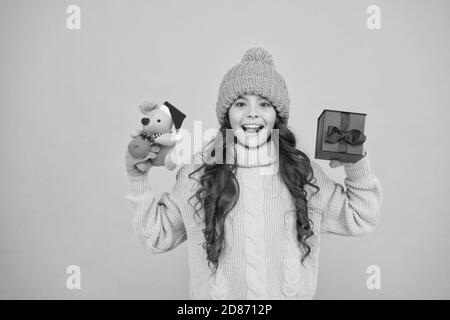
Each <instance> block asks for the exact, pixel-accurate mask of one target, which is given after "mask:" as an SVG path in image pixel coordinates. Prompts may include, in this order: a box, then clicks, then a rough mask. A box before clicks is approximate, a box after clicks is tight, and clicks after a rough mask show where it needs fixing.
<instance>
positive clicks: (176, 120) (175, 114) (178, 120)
mask: <svg viewBox="0 0 450 320" xmlns="http://www.w3.org/2000/svg"><path fill="white" fill-rule="evenodd" d="M163 105H164V106H166V107H167V109H169V112H170V115H171V117H172V120H173V124H174V126H175V129H176V130H178V129H180V128H181V124H182V123H183V121H184V118H186V115H185V114H184V113H183V112H181V111H180V110H178V109H177V108H175V107H174V106H173V105H172V104H170V103H169V102H168V101H166V102H164V104H163Z"/></svg>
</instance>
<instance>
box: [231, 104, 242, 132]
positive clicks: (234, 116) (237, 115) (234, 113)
mask: <svg viewBox="0 0 450 320" xmlns="http://www.w3.org/2000/svg"><path fill="white" fill-rule="evenodd" d="M228 119H229V120H230V124H231V127H232V128H233V129H235V128H237V127H240V123H241V120H242V112H240V111H239V110H236V109H235V108H230V111H229V113H228Z"/></svg>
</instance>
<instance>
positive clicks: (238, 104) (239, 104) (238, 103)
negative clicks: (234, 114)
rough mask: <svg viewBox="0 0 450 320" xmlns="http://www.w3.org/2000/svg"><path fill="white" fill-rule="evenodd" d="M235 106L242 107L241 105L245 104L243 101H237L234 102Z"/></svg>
mask: <svg viewBox="0 0 450 320" xmlns="http://www.w3.org/2000/svg"><path fill="white" fill-rule="evenodd" d="M235 106H236V107H243V106H245V103H244V102H241V101H239V102H236V104H235Z"/></svg>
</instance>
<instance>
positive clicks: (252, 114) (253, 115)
mask: <svg viewBox="0 0 450 320" xmlns="http://www.w3.org/2000/svg"><path fill="white" fill-rule="evenodd" d="M258 116H259V115H258V110H257V108H256V106H254V105H252V106H250V109H249V111H248V114H247V117H249V118H257V117H258Z"/></svg>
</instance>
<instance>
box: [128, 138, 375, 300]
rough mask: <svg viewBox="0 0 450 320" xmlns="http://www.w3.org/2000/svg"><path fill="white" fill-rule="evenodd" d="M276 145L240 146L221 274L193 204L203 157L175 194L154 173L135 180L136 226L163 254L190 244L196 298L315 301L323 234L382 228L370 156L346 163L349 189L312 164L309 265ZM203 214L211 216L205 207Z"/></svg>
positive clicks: (183, 173) (181, 174)
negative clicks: (160, 188)
mask: <svg viewBox="0 0 450 320" xmlns="http://www.w3.org/2000/svg"><path fill="white" fill-rule="evenodd" d="M271 146H272V144H271V143H266V144H264V145H263V146H260V147H259V148H245V147H243V146H241V145H240V144H236V149H237V158H238V162H239V164H240V165H241V167H239V168H238V171H237V174H236V177H237V180H238V182H239V186H240V195H239V199H238V202H237V204H236V206H235V207H234V208H233V210H232V211H231V212H230V213H229V215H228V217H227V219H226V222H225V243H226V246H225V250H224V252H223V253H222V254H221V256H220V260H219V268H218V270H217V271H216V272H215V273H212V272H211V270H210V269H209V268H208V263H207V262H208V261H207V259H206V251H205V249H203V248H202V243H203V242H204V240H205V239H204V235H203V233H202V229H203V228H204V223H203V221H202V219H199V217H198V216H197V215H195V216H194V211H195V210H194V206H193V205H195V203H196V201H197V200H196V199H195V198H193V199H192V200H191V201H189V202H188V199H189V198H190V197H191V196H192V195H193V194H194V192H195V190H196V188H197V187H198V184H197V182H196V181H195V180H193V179H190V178H189V177H188V174H189V173H191V172H192V171H193V170H194V169H196V168H198V167H199V166H200V160H199V159H201V158H200V154H197V155H196V157H195V158H194V160H196V161H197V160H198V163H192V164H186V165H183V166H182V167H181V169H180V170H179V171H178V172H177V176H176V183H175V186H174V187H173V189H172V191H170V192H165V193H163V195H162V196H161V198H160V199H159V200H158V199H156V198H155V195H154V194H153V193H152V189H151V187H150V185H151V183H149V180H148V174H144V175H142V176H140V177H131V176H130V177H129V180H130V187H131V192H130V193H129V194H128V195H127V199H128V201H129V202H130V203H131V205H132V207H133V211H134V218H133V228H134V231H135V233H136V235H137V237H138V239H139V241H140V242H141V243H142V244H143V245H144V246H145V247H146V248H148V249H149V250H151V251H152V252H154V253H163V252H166V251H168V250H171V249H173V248H175V247H177V246H178V245H179V244H180V243H182V242H183V241H185V240H188V241H187V247H188V254H189V266H190V275H191V279H190V293H191V298H192V299H312V298H313V296H314V293H315V291H316V287H317V272H318V259H319V249H320V235H321V233H334V234H339V235H344V236H360V235H364V234H367V233H369V232H371V231H372V230H374V228H375V227H376V226H377V223H378V219H379V212H380V207H381V199H382V191H381V184H380V181H379V180H378V178H377V177H376V176H375V175H374V174H373V173H371V171H370V167H369V159H368V154H367V153H366V156H365V157H364V158H362V159H361V160H360V161H358V162H357V163H354V164H349V165H345V166H344V170H345V173H346V178H345V181H344V184H345V187H346V189H345V188H344V186H343V185H341V184H339V183H336V182H335V181H333V180H332V179H330V178H329V177H328V176H327V175H326V174H325V173H324V171H323V170H322V169H321V167H320V166H319V165H318V164H317V163H316V162H314V161H313V160H311V165H312V168H313V172H314V177H315V180H313V183H314V184H316V185H318V186H319V187H320V191H319V192H317V193H315V191H316V190H315V189H313V188H312V187H310V186H306V188H305V190H306V191H307V194H308V195H307V199H308V215H309V217H310V219H311V220H312V221H313V232H314V236H312V237H310V238H309V239H308V243H309V244H310V246H311V253H310V255H309V256H308V257H307V258H306V259H305V261H304V265H302V264H301V262H300V260H301V256H302V253H303V249H302V248H301V247H300V246H299V244H298V241H297V236H296V229H295V215H294V212H293V211H292V210H293V209H294V203H293V201H292V198H291V196H290V193H289V191H288V189H287V187H286V186H285V184H284V183H283V181H282V180H281V178H280V176H279V175H278V174H277V168H278V159H277V157H276V155H275V156H274V153H271V152H269V151H268V150H270V147H271ZM193 162H195V161H193ZM150 172H151V171H150ZM195 177H196V178H198V175H196V176H195ZM314 193H315V194H314ZM199 214H200V217H202V218H203V216H204V212H203V210H200V211H199Z"/></svg>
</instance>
